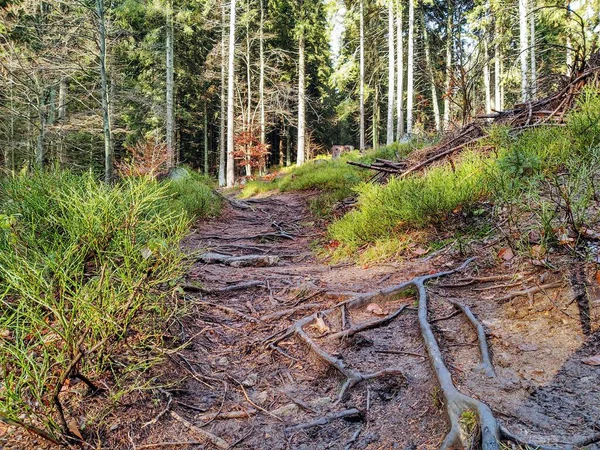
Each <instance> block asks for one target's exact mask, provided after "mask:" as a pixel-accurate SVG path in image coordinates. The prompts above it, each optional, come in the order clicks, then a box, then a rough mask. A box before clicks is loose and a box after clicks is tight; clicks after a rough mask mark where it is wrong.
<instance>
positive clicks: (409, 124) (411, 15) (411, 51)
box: [406, 0, 415, 135]
mask: <svg viewBox="0 0 600 450" xmlns="http://www.w3.org/2000/svg"><path fill="white" fill-rule="evenodd" d="M408 5H409V6H408V55H407V59H408V68H407V70H408V74H407V87H406V132H407V133H408V134H409V135H411V134H412V130H413V101H414V95H415V93H414V87H415V86H414V63H415V61H414V59H415V42H414V37H415V36H414V34H415V6H414V0H408Z"/></svg>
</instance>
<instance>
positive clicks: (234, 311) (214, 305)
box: [194, 299, 261, 323]
mask: <svg viewBox="0 0 600 450" xmlns="http://www.w3.org/2000/svg"><path fill="white" fill-rule="evenodd" d="M194 301H195V302H196V303H200V304H202V305H207V306H210V307H212V308H216V309H220V310H221V311H225V312H227V313H229V314H233V315H236V316H240V317H243V318H244V319H246V320H247V321H249V322H254V323H260V322H261V320H260V319H257V318H255V317H252V316H249V315H248V314H245V313H243V312H241V311H238V310H237V309H233V308H230V307H229V306H224V305H219V304H217V303H212V302H207V301H205V300H200V299H194Z"/></svg>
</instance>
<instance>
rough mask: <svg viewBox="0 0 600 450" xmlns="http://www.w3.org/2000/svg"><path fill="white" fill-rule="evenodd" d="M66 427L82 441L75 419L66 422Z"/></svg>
mask: <svg viewBox="0 0 600 450" xmlns="http://www.w3.org/2000/svg"><path fill="white" fill-rule="evenodd" d="M67 427H68V428H69V431H70V432H71V433H73V435H74V436H77V437H78V438H79V439H81V440H82V441H83V436H82V435H81V431H79V425H78V424H77V420H75V419H71V420H69V422H68V423H67Z"/></svg>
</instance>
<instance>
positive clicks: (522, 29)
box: [518, 0, 529, 102]
mask: <svg viewBox="0 0 600 450" xmlns="http://www.w3.org/2000/svg"><path fill="white" fill-rule="evenodd" d="M518 2H519V50H520V55H519V58H520V61H521V100H522V101H523V102H526V101H527V100H528V99H529V73H528V70H527V69H528V67H527V66H528V61H527V59H528V55H529V53H528V47H529V42H528V39H527V25H528V24H527V3H528V2H529V0H518Z"/></svg>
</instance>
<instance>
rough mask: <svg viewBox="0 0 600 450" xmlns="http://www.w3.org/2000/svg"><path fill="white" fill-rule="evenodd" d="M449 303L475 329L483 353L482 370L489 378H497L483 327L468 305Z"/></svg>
mask: <svg viewBox="0 0 600 450" xmlns="http://www.w3.org/2000/svg"><path fill="white" fill-rule="evenodd" d="M448 302H450V303H452V304H453V305H454V306H456V307H457V308H458V309H460V310H461V311H462V312H463V314H464V315H465V316H466V317H467V319H468V320H469V322H470V323H471V325H472V326H473V328H474V329H475V332H476V333H477V340H478V341H479V352H480V353H481V368H482V369H483V370H484V372H485V374H486V375H487V376H488V377H490V378H493V377H495V376H496V372H495V371H494V366H493V365H492V360H491V358H490V349H489V346H488V344H487V338H486V337H485V330H484V328H483V325H482V324H481V322H480V321H479V320H478V319H477V318H476V317H475V315H474V314H473V312H472V311H471V308H469V307H468V306H467V305H463V304H462V303H458V302H455V301H453V300H448Z"/></svg>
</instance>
